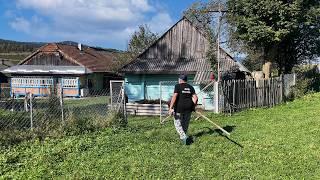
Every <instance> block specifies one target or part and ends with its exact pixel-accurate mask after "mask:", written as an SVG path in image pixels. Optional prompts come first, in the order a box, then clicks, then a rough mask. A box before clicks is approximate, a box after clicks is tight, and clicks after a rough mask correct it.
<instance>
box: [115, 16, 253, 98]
mask: <svg viewBox="0 0 320 180" xmlns="http://www.w3.org/2000/svg"><path fill="white" fill-rule="evenodd" d="M208 48H209V42H208V40H207V38H206V36H205V35H204V33H202V32H201V31H200V30H199V29H197V28H196V27H195V26H194V25H193V24H192V23H191V22H190V21H189V20H188V19H187V18H185V17H183V18H182V19H181V20H179V21H178V22H177V23H176V24H175V25H173V26H172V27H171V28H170V29H169V30H168V31H167V32H165V33H164V34H163V35H162V36H161V37H160V38H159V39H158V40H157V41H156V42H155V43H153V44H152V45H151V46H150V47H149V48H147V49H146V50H145V51H144V52H143V53H141V54H140V55H139V56H138V57H137V58H136V59H134V60H133V61H131V62H130V63H129V64H127V65H125V66H124V67H123V68H122V69H121V72H122V73H124V75H125V81H126V94H127V96H128V99H129V101H131V102H132V101H139V100H143V99H150V100H155V99H159V98H160V94H159V93H160V89H159V88H160V87H159V82H160V81H177V80H178V76H179V74H181V73H184V74H188V80H189V81H198V82H200V81H210V74H211V72H212V68H211V64H210V62H209V61H208V60H207V59H206V52H207V50H208ZM220 50H221V51H220V56H221V59H220V71H221V72H225V71H228V70H230V69H231V68H234V67H237V68H238V69H239V70H240V71H248V70H247V69H246V68H245V67H244V66H243V65H241V64H240V63H239V62H237V61H235V60H234V59H233V57H232V56H230V55H229V54H228V53H227V52H226V51H225V50H223V49H222V48H220ZM173 86H174V84H172V85H171V86H170V87H169V86H168V87H166V89H170V90H172V92H173ZM168 98H169V97H166V98H165V99H168Z"/></svg>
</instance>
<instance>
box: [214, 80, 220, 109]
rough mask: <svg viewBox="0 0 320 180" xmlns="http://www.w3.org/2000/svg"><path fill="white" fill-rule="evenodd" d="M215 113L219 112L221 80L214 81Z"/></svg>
mask: <svg viewBox="0 0 320 180" xmlns="http://www.w3.org/2000/svg"><path fill="white" fill-rule="evenodd" d="M214 102H215V113H219V82H217V81H216V82H214Z"/></svg>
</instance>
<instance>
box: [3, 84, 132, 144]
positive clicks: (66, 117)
mask: <svg viewBox="0 0 320 180" xmlns="http://www.w3.org/2000/svg"><path fill="white" fill-rule="evenodd" d="M110 85H111V86H112V87H111V88H110V90H95V91H91V92H90V93H89V94H88V95H87V96H86V97H81V98H76V97H74V98H70V97H64V96H63V94H62V93H61V91H60V90H59V89H55V88H53V87H51V88H50V91H51V92H50V93H49V94H48V96H46V97H36V96H34V95H33V94H31V93H26V94H25V95H24V96H20V97H17V96H15V95H14V94H13V93H10V90H8V88H4V87H2V88H1V96H0V97H1V98H0V134H8V133H9V132H12V133H17V131H28V130H32V131H33V132H37V133H42V134H50V133H51V132H54V131H56V132H57V131H58V132H59V133H63V134H70V133H71V134H72V133H73V134H74V133H83V132H87V131H94V130H97V129H100V128H104V127H108V126H111V125H115V124H120V123H121V124H123V125H124V124H126V110H125V98H124V93H123V92H124V91H123V82H121V81H117V82H111V83H110ZM111 92H112V93H111ZM3 132H6V133H3ZM2 139H4V138H1V137H0V141H1V140H2ZM0 143H1V142H0Z"/></svg>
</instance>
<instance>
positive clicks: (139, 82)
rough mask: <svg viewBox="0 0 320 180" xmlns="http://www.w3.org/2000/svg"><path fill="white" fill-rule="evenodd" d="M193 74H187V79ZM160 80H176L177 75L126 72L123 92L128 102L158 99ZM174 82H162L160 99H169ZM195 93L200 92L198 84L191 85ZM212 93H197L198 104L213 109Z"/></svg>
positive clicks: (191, 78) (191, 77)
mask: <svg viewBox="0 0 320 180" xmlns="http://www.w3.org/2000/svg"><path fill="white" fill-rule="evenodd" d="M193 78H194V75H189V76H188V79H189V81H192V80H193ZM160 81H176V82H178V75H160V74H150V75H135V74H126V75H125V82H126V86H125V92H126V94H127V96H128V100H129V102H134V101H139V100H143V99H147V100H156V99H160V86H159V82H160ZM174 86H175V83H172V84H170V85H169V84H163V85H162V99H163V100H169V99H170V97H171V96H172V93H173V91H174ZM193 87H194V89H195V91H196V93H199V92H200V89H201V88H203V87H201V86H200V85H193ZM213 96H214V93H213V92H211V93H202V94H201V95H199V101H198V103H199V104H202V105H204V106H205V109H206V110H213V109H214V102H213Z"/></svg>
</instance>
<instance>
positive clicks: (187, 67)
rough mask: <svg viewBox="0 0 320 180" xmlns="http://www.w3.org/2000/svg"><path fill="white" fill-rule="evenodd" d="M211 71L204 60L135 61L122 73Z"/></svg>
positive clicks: (208, 64)
mask: <svg viewBox="0 0 320 180" xmlns="http://www.w3.org/2000/svg"><path fill="white" fill-rule="evenodd" d="M197 71H211V65H210V63H209V62H208V61H207V60H206V59H176V60H171V59H137V60H136V61H133V62H131V63H130V64H128V65H127V66H126V67H125V68H123V69H122V72H132V73H134V72H136V73H141V72H143V73H170V72H177V73H179V72H186V73H187V72H197Z"/></svg>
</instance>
